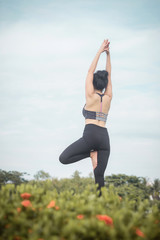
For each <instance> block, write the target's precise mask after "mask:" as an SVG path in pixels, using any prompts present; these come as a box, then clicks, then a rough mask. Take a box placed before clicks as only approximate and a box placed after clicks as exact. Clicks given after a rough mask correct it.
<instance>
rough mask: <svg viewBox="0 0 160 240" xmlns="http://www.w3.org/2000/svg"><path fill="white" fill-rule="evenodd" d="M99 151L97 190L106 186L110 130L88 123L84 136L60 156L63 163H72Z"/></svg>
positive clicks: (96, 176)
mask: <svg viewBox="0 0 160 240" xmlns="http://www.w3.org/2000/svg"><path fill="white" fill-rule="evenodd" d="M93 150H94V151H97V152H98V155H97V166H96V167H95V169H94V177H95V183H98V188H97V190H100V194H99V196H101V187H102V186H104V172H105V169H106V167H107V163H108V158H109V155H110V139H109V135H108V130H107V128H105V127H100V126H98V125H95V124H86V125H85V128H84V131H83V136H82V137H81V138H80V139H78V140H77V141H75V142H74V143H72V144H71V145H70V146H68V147H67V148H66V149H65V150H64V151H63V152H62V153H61V155H60V156H59V161H60V162H61V163H63V164H70V163H74V162H77V161H80V160H82V159H84V158H87V157H90V152H91V151H93Z"/></svg>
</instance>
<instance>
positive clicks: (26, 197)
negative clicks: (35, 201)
mask: <svg viewBox="0 0 160 240" xmlns="http://www.w3.org/2000/svg"><path fill="white" fill-rule="evenodd" d="M30 197H31V194H30V193H22V194H21V198H23V199H29V198H30Z"/></svg>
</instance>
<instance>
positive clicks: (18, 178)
mask: <svg viewBox="0 0 160 240" xmlns="http://www.w3.org/2000/svg"><path fill="white" fill-rule="evenodd" d="M26 174H27V175H29V174H28V173H26V172H18V171H9V172H7V171H4V170H2V169H0V184H1V185H2V184H6V183H7V182H9V181H10V182H11V183H14V184H15V185H18V184H20V183H24V182H28V180H26V179H24V178H23V175H26Z"/></svg>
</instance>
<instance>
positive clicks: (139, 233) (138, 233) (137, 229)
mask: <svg viewBox="0 0 160 240" xmlns="http://www.w3.org/2000/svg"><path fill="white" fill-rule="evenodd" d="M136 234H137V235H138V236H140V237H142V238H144V237H145V235H144V233H143V232H142V231H141V230H140V229H139V228H136Z"/></svg>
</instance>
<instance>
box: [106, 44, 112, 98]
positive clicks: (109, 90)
mask: <svg viewBox="0 0 160 240" xmlns="http://www.w3.org/2000/svg"><path fill="white" fill-rule="evenodd" d="M106 55H107V59H106V71H107V72H108V85H107V88H106V89H105V92H104V94H106V95H108V96H109V97H111V98H112V97H113V94H112V82H111V58H110V52H109V47H108V49H107V50H106Z"/></svg>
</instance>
